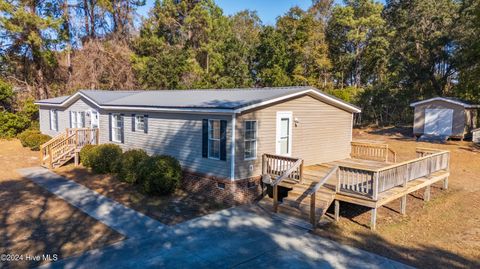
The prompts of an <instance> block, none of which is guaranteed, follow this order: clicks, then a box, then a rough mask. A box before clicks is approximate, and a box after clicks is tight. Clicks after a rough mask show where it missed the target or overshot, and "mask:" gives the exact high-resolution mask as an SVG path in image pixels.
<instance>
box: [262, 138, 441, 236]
mask: <svg viewBox="0 0 480 269" xmlns="http://www.w3.org/2000/svg"><path fill="white" fill-rule="evenodd" d="M416 153H417V158H415V159H412V160H409V161H405V162H401V163H396V162H395V161H396V153H395V152H393V151H392V150H390V149H389V148H388V147H387V146H381V147H376V145H371V144H369V145H367V146H365V145H362V144H361V145H360V149H356V150H355V154H352V155H355V156H357V157H362V155H361V154H366V156H364V157H365V158H364V159H359V158H347V159H343V160H337V161H333V162H329V163H322V164H317V165H310V166H305V167H303V165H301V163H303V160H301V159H295V158H290V157H289V158H285V157H279V156H274V155H268V156H269V157H268V158H272V159H273V160H274V161H272V160H266V161H265V162H264V167H266V170H265V172H266V173H267V174H276V175H279V176H278V177H277V180H275V181H274V182H273V183H272V186H273V190H274V197H273V198H274V199H273V200H272V202H273V211H274V212H280V213H286V214H288V215H293V216H296V217H300V218H309V220H310V223H311V224H312V225H313V227H315V226H316V223H317V222H318V219H319V217H321V215H323V214H324V213H325V211H326V210H327V209H328V207H329V206H330V205H331V203H332V202H334V203H335V219H336V220H338V219H339V212H340V203H339V202H340V201H343V202H348V203H353V204H357V205H361V206H365V207H369V208H371V215H372V217H371V228H372V229H375V228H376V217H377V208H379V207H381V206H383V205H385V204H387V203H390V202H392V201H394V200H396V199H401V206H400V207H401V208H400V212H401V213H402V214H405V213H406V202H407V199H406V198H407V195H408V194H410V193H412V192H415V191H418V190H420V189H425V195H424V197H425V200H426V201H428V200H429V199H430V186H431V185H432V184H434V183H437V182H439V181H443V188H444V189H446V188H447V187H448V177H449V175H450V172H449V163H450V153H449V152H448V151H441V150H436V149H425V148H417V151H416ZM275 159H278V160H280V162H278V160H276V161H275ZM289 163H290V164H289ZM279 164H280V165H279ZM275 167H287V168H288V167H290V169H288V170H286V169H280V168H275ZM282 170H283V171H286V172H285V173H282V172H281V171H282ZM269 171H275V173H273V172H269ZM264 174H265V173H264ZM289 175H290V176H289ZM277 186H280V187H284V188H287V189H289V191H288V196H287V197H285V198H283V202H281V201H280V200H281V199H280V198H278V193H277V192H278V190H277ZM278 209H280V210H278Z"/></svg>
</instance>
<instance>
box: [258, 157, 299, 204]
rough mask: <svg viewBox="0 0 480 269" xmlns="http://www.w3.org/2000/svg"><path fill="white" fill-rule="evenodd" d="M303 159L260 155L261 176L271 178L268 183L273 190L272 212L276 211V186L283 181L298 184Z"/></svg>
mask: <svg viewBox="0 0 480 269" xmlns="http://www.w3.org/2000/svg"><path fill="white" fill-rule="evenodd" d="M302 174H303V159H299V158H291V157H286V156H279V155H273V154H263V155H262V175H263V176H268V177H271V176H273V180H270V181H269V182H268V183H269V184H270V185H271V186H272V188H273V211H274V212H277V211H278V185H279V184H280V183H281V182H282V181H283V180H285V179H290V180H293V181H294V182H296V183H298V182H301V181H302Z"/></svg>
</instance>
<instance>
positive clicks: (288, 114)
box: [275, 111, 293, 157]
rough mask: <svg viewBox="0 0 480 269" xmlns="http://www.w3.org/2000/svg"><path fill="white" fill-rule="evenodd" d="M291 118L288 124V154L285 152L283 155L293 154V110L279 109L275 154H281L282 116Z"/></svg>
mask: <svg viewBox="0 0 480 269" xmlns="http://www.w3.org/2000/svg"><path fill="white" fill-rule="evenodd" d="M287 117H288V118H289V126H288V154H283V156H287V157H290V156H292V144H293V133H292V125H293V122H292V120H293V113H292V112H291V111H278V112H277V122H276V129H277V130H276V136H275V154H277V155H281V154H280V143H279V140H280V139H279V138H280V125H281V122H280V121H281V119H282V118H287Z"/></svg>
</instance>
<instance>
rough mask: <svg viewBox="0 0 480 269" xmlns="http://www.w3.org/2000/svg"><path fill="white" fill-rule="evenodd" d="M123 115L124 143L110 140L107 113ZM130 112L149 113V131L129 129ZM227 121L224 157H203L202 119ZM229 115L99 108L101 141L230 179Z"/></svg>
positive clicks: (130, 126) (188, 168) (196, 170)
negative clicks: (105, 109) (176, 160)
mask: <svg viewBox="0 0 480 269" xmlns="http://www.w3.org/2000/svg"><path fill="white" fill-rule="evenodd" d="M108 113H120V114H124V143H123V144H122V143H117V142H112V141H109V119H108V117H109V114H108ZM132 114H136V115H148V133H144V131H135V132H133V131H132ZM203 119H219V120H227V160H226V161H221V160H213V159H208V158H203V157H202V120H203ZM230 141H231V116H215V115H199V114H187V113H145V112H125V111H108V112H107V111H100V143H114V144H118V145H120V146H121V147H122V148H123V149H124V150H127V149H135V148H139V149H144V150H145V151H147V153H148V154H150V155H153V154H157V155H162V154H166V155H170V156H173V157H175V158H177V159H178V160H179V161H180V163H181V165H182V167H183V168H184V169H187V170H190V171H192V172H196V173H201V174H205V175H209V176H215V177H219V178H230V146H231V143H230Z"/></svg>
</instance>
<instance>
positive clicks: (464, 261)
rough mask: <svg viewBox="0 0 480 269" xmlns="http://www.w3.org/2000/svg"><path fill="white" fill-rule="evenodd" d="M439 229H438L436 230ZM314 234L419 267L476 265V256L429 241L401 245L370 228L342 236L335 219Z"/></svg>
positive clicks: (470, 266) (479, 263)
mask: <svg viewBox="0 0 480 269" xmlns="http://www.w3.org/2000/svg"><path fill="white" fill-rule="evenodd" d="M439 232H441V231H439ZM316 233H317V234H319V235H321V236H324V237H327V238H329V239H332V240H334V241H337V242H340V243H342V244H346V245H350V246H353V247H356V248H360V249H364V250H366V251H369V252H372V253H375V254H378V255H381V256H384V257H387V258H390V259H393V260H396V261H399V262H402V263H405V264H408V265H411V266H415V267H418V268H479V267H480V262H479V261H478V260H473V259H469V258H466V257H463V256H462V255H459V254H457V253H453V252H450V251H448V250H445V249H441V248H438V247H435V246H432V245H428V244H420V245H419V246H416V247H412V246H408V247H406V246H402V245H399V244H395V243H394V242H389V241H387V240H385V239H384V238H383V237H382V236H381V235H380V234H379V233H375V232H371V231H370V230H367V229H365V230H363V231H356V232H354V233H353V234H352V236H351V237H349V238H346V237H343V236H341V234H342V231H341V229H340V228H339V226H337V225H336V224H335V223H330V224H328V225H327V226H326V227H324V229H322V230H317V231H316Z"/></svg>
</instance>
